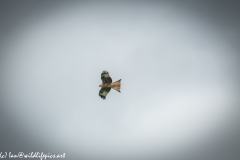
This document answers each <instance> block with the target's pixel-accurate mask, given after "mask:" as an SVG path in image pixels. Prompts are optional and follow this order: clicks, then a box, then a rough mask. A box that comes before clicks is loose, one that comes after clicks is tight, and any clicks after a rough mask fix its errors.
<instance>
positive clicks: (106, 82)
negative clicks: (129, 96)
mask: <svg viewBox="0 0 240 160" xmlns="http://www.w3.org/2000/svg"><path fill="white" fill-rule="evenodd" d="M101 79H102V84H100V85H99V87H102V88H101V89H100V91H99V96H100V97H101V98H102V99H103V100H105V99H106V96H107V94H108V93H109V92H110V90H111V88H113V89H115V90H116V91H118V92H119V93H121V91H120V88H121V79H119V80H118V81H116V82H113V83H112V78H111V77H110V75H109V73H108V72H107V71H106V70H105V71H103V72H102V73H101Z"/></svg>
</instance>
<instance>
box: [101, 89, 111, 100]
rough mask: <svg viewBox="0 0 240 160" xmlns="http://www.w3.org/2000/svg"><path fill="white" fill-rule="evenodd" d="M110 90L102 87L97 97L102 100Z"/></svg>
mask: <svg viewBox="0 0 240 160" xmlns="http://www.w3.org/2000/svg"><path fill="white" fill-rule="evenodd" d="M110 90H111V88H110V87H102V88H101V89H100V91H99V96H100V97H101V98H102V99H105V98H106V96H107V94H108V93H109V92H110Z"/></svg>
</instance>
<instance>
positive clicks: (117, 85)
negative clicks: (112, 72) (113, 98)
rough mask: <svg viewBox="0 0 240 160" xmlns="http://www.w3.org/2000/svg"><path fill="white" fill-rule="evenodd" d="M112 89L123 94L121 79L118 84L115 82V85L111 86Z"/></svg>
mask: <svg viewBox="0 0 240 160" xmlns="http://www.w3.org/2000/svg"><path fill="white" fill-rule="evenodd" d="M111 87H112V88H113V89H115V90H116V91H118V92H121V91H120V89H121V79H119V80H118V81H116V82H113V83H112V84H111Z"/></svg>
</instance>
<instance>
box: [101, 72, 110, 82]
mask: <svg viewBox="0 0 240 160" xmlns="http://www.w3.org/2000/svg"><path fill="white" fill-rule="evenodd" d="M101 79H102V83H103V84H105V83H112V78H111V77H110V75H109V73H108V72H107V71H103V72H102V74H101Z"/></svg>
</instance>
